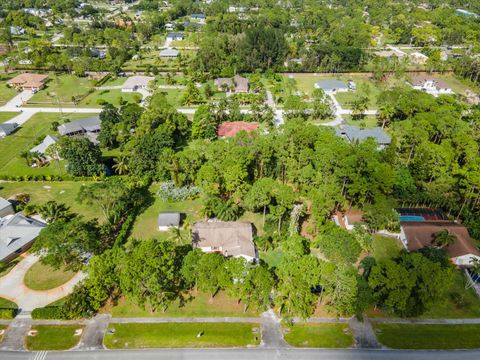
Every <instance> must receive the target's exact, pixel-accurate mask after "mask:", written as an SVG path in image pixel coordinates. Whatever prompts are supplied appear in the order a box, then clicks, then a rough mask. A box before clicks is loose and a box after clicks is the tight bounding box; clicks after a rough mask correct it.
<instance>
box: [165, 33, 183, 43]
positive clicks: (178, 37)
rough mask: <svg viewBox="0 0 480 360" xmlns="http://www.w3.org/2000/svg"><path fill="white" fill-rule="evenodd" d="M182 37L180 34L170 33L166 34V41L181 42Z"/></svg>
mask: <svg viewBox="0 0 480 360" xmlns="http://www.w3.org/2000/svg"><path fill="white" fill-rule="evenodd" d="M183 38H184V36H183V34H182V33H178V32H171V33H168V34H167V39H168V40H172V41H175V40H177V41H180V40H183Z"/></svg>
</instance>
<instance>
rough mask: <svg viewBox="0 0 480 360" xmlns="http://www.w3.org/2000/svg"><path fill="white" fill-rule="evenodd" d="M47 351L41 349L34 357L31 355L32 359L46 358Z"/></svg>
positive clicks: (40, 359)
mask: <svg viewBox="0 0 480 360" xmlns="http://www.w3.org/2000/svg"><path fill="white" fill-rule="evenodd" d="M47 353H48V352H47V351H39V352H36V353H35V354H33V357H32V356H31V357H30V359H31V360H45V358H46V357H47Z"/></svg>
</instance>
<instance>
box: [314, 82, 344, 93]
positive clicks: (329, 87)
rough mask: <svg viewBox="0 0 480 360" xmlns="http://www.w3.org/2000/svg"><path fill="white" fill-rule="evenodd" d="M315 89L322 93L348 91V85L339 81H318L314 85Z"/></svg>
mask: <svg viewBox="0 0 480 360" xmlns="http://www.w3.org/2000/svg"><path fill="white" fill-rule="evenodd" d="M315 87H316V88H317V89H322V90H324V91H333V90H339V89H348V85H347V84H346V83H345V82H343V81H340V80H320V81H317V82H316V83H315Z"/></svg>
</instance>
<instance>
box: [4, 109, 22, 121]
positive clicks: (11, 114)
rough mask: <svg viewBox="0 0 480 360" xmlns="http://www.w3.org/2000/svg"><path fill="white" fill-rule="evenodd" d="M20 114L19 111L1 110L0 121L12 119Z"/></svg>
mask: <svg viewBox="0 0 480 360" xmlns="http://www.w3.org/2000/svg"><path fill="white" fill-rule="evenodd" d="M18 114H20V113H19V112H13V111H6V112H0V123H3V122H5V121H7V120H10V119H12V118H14V117H15V116H17V115H18Z"/></svg>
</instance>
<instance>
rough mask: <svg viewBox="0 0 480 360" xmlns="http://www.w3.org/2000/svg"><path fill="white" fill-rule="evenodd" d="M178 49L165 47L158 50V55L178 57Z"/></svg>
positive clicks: (168, 57) (167, 57) (169, 57)
mask: <svg viewBox="0 0 480 360" xmlns="http://www.w3.org/2000/svg"><path fill="white" fill-rule="evenodd" d="M178 54H179V52H178V50H177V49H165V50H162V51H160V57H161V58H163V59H175V58H177V57H178Z"/></svg>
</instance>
